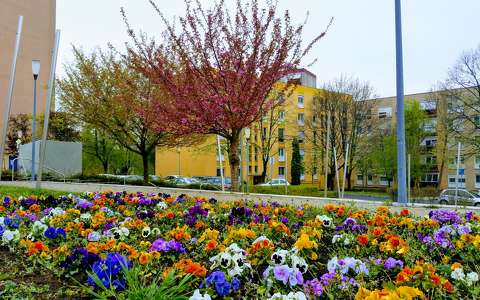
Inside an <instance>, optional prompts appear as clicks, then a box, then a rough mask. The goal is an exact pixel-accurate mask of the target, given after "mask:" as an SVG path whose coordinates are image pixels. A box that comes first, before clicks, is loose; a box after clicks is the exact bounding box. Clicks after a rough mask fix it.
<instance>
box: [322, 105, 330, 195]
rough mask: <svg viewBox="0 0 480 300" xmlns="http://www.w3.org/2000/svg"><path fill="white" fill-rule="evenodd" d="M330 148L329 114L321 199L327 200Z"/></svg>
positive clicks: (328, 116)
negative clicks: (323, 187)
mask: <svg viewBox="0 0 480 300" xmlns="http://www.w3.org/2000/svg"><path fill="white" fill-rule="evenodd" d="M329 146H330V112H328V115H327V147H326V149H325V177H324V186H325V189H324V192H323V197H325V198H327V189H328V180H327V178H328V148H329Z"/></svg>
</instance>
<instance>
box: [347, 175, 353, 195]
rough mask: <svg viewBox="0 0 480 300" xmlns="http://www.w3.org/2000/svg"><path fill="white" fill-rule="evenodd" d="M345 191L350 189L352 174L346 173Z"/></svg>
mask: <svg viewBox="0 0 480 300" xmlns="http://www.w3.org/2000/svg"><path fill="white" fill-rule="evenodd" d="M346 180H347V191H350V190H351V189H352V172H349V171H347V179H346Z"/></svg>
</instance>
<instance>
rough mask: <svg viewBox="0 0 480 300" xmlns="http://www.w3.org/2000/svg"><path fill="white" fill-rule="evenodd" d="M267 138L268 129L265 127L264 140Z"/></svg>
mask: <svg viewBox="0 0 480 300" xmlns="http://www.w3.org/2000/svg"><path fill="white" fill-rule="evenodd" d="M266 138H267V127H263V139H266Z"/></svg>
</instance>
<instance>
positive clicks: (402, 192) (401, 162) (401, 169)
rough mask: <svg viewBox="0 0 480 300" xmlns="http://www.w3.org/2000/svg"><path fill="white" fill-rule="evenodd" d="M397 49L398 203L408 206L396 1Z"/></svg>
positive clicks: (398, 2)
mask: <svg viewBox="0 0 480 300" xmlns="http://www.w3.org/2000/svg"><path fill="white" fill-rule="evenodd" d="M395 46H396V47H395V48H396V73H397V74H396V75H397V76H396V77H397V196H398V197H397V198H398V199H397V201H398V203H399V204H402V205H405V204H407V193H406V191H407V171H406V155H405V114H404V103H403V102H404V88H403V45H402V5H401V0H395Z"/></svg>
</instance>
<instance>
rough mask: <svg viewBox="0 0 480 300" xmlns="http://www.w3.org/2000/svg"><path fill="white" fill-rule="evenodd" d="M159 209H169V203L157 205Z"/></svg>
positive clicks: (161, 202)
mask: <svg viewBox="0 0 480 300" xmlns="http://www.w3.org/2000/svg"><path fill="white" fill-rule="evenodd" d="M157 207H158V208H159V209H166V208H167V207H168V205H167V203H165V202H163V201H160V202H158V203H157Z"/></svg>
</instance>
